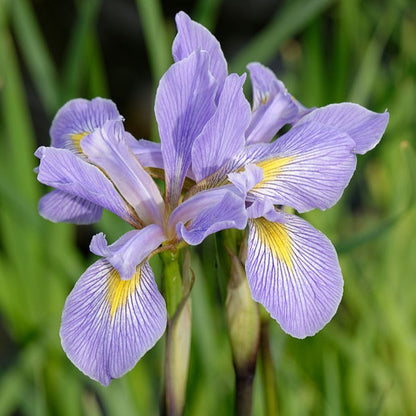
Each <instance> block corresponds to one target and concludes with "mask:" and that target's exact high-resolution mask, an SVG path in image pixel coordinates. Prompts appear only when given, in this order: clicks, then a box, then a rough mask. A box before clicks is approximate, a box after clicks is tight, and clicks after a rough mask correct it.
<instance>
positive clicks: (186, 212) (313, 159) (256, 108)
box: [36, 12, 388, 384]
mask: <svg viewBox="0 0 416 416" xmlns="http://www.w3.org/2000/svg"><path fill="white" fill-rule="evenodd" d="M176 23H177V27H178V35H177V36H176V38H175V41H174V43H173V57H174V60H175V63H174V64H173V65H172V66H171V67H170V68H169V69H168V71H167V72H166V74H165V75H164V76H163V77H162V79H161V81H160V83H159V87H158V90H157V93H156V102H155V114H156V119H157V123H158V127H159V134H160V139H161V143H160V144H156V143H152V142H149V141H146V140H136V139H135V138H134V137H133V136H131V135H130V134H129V133H128V132H126V131H125V130H124V127H123V121H122V120H123V119H122V117H121V116H120V114H119V112H118V110H117V108H116V106H115V105H114V103H113V102H111V101H109V100H105V99H102V98H96V99H94V100H92V101H87V100H84V99H76V100H72V101H70V102H69V103H67V104H66V105H64V106H63V107H62V108H61V109H60V110H59V111H58V113H57V115H56V117H55V119H54V121H53V124H52V127H51V131H50V133H51V138H52V143H51V144H52V145H51V147H40V148H39V149H38V150H37V152H36V156H37V157H39V159H40V165H39V168H38V180H39V181H40V182H42V183H44V184H46V185H49V186H51V187H53V188H54V190H52V191H51V192H50V193H49V194H47V195H45V196H44V197H43V198H42V199H41V201H40V203H39V210H40V213H41V215H42V216H44V217H45V218H47V219H49V220H52V221H56V222H72V223H76V224H88V223H93V222H96V221H97V220H98V219H99V218H100V216H101V212H102V209H103V208H105V209H108V210H110V211H112V212H113V213H115V214H116V215H118V216H119V217H121V218H123V219H124V220H125V221H127V222H128V223H129V224H131V226H132V227H133V228H132V230H131V231H129V232H127V233H126V234H124V235H123V236H121V237H120V238H119V239H118V240H117V241H116V242H114V243H113V244H110V245H109V244H108V243H107V241H106V239H105V236H104V235H103V234H102V233H100V234H97V235H95V236H94V237H93V239H92V241H91V245H90V249H91V251H92V252H93V253H95V254H97V255H99V256H101V259H99V260H98V261H97V262H95V263H94V264H93V265H92V266H90V267H89V268H88V269H87V270H86V272H85V273H84V274H83V275H82V276H81V278H80V279H79V281H78V282H77V284H76V285H75V287H74V289H73V290H72V292H71V293H70V295H69V296H68V298H67V301H66V303H65V307H64V311H63V316H62V325H61V331H60V335H61V340H62V345H63V348H64V350H65V352H66V353H67V355H68V357H69V358H70V359H71V360H72V361H73V363H74V364H75V365H76V366H78V367H79V368H80V369H81V370H82V371H83V372H84V373H85V374H87V375H88V376H90V377H91V378H93V379H95V380H98V381H99V382H101V383H102V384H108V383H109V382H110V381H111V379H112V378H117V377H120V376H121V375H123V374H124V373H126V372H127V371H129V370H130V369H131V368H132V367H133V366H134V365H135V364H136V362H137V361H138V360H139V359H140V358H141V357H142V356H143V354H144V353H145V352H146V351H148V350H149V349H150V348H151V347H152V346H153V345H154V344H155V343H156V342H157V340H158V339H159V338H160V337H161V336H162V334H163V332H164V330H165V327H166V322H167V312H166V305H165V301H164V299H163V296H162V295H161V294H160V292H159V290H158V288H157V285H156V283H155V280H154V275H153V272H152V269H151V267H150V266H149V258H150V257H151V256H152V255H154V254H155V253H157V252H159V251H161V250H165V249H172V248H175V247H177V246H178V245H179V244H181V245H183V244H184V243H187V244H190V245H197V244H199V243H201V242H202V241H203V240H204V238H205V237H207V236H208V235H210V234H212V233H215V232H217V231H220V230H224V229H227V228H237V229H244V228H245V227H246V225H247V223H248V225H249V241H248V255H247V261H246V273H247V278H248V282H249V285H250V288H251V292H252V296H253V298H254V299H255V300H256V301H258V302H260V303H262V304H263V305H264V306H265V308H266V309H267V310H268V311H269V312H270V314H271V316H272V317H273V318H275V319H276V320H277V321H278V322H279V323H280V325H281V327H282V328H283V329H284V330H285V331H286V332H287V333H289V334H291V335H293V336H295V337H299V338H303V337H305V336H308V335H313V334H314V333H316V332H317V331H319V330H320V329H322V327H323V326H324V325H325V324H326V323H327V322H328V321H329V320H330V319H331V318H332V316H333V315H334V313H335V311H336V309H337V307H338V304H339V302H340V300H341V296H342V287H343V280H342V275H341V271H340V268H339V264H338V260H337V256H336V253H335V250H334V248H333V246H332V244H331V243H330V241H329V240H328V239H327V238H326V237H325V236H324V235H323V234H322V233H320V232H319V231H317V230H315V229H314V228H313V227H312V226H311V225H309V224H308V223H307V222H306V221H304V220H302V219H301V218H300V217H297V216H295V215H291V214H288V213H286V212H284V211H283V210H282V209H281V207H282V206H290V207H292V208H294V209H295V210H296V211H298V212H300V213H302V212H306V211H308V210H311V209H314V208H319V209H326V208H329V207H330V206H332V205H333V204H335V203H336V202H337V200H338V199H339V198H340V196H341V194H342V192H343V190H344V188H345V187H346V186H347V184H348V182H349V180H350V178H351V176H352V174H353V172H354V170H355V164H356V153H365V152H366V151H368V150H370V149H371V148H373V147H374V146H375V145H376V144H377V143H378V141H379V140H380V138H381V136H382V134H383V132H384V130H385V127H386V125H387V122H388V113H383V114H377V113H373V112H371V111H369V110H366V109H365V108H363V107H361V106H359V105H356V104H351V103H343V104H332V105H329V106H327V107H323V108H318V109H307V108H305V107H303V106H302V105H301V104H300V103H298V102H297V101H296V100H294V99H293V98H292V97H291V96H290V95H289V94H288V92H287V91H286V88H285V87H284V85H283V84H282V83H281V82H280V81H279V80H278V79H277V78H276V77H275V76H274V74H273V73H272V72H271V71H270V70H269V69H267V68H265V67H263V66H262V65H260V64H258V63H252V64H250V65H249V66H248V68H249V72H250V77H251V81H252V86H253V106H252V107H251V106H250V104H249V103H248V101H247V100H246V98H245V96H244V94H243V84H244V82H245V75H243V76H238V75H236V74H230V75H228V70H227V64H226V61H225V58H224V55H223V53H222V51H221V47H220V44H219V43H218V41H217V40H216V39H215V37H214V36H213V35H212V34H211V33H210V32H209V31H208V30H207V29H206V28H204V27H203V26H202V25H200V24H198V23H196V22H194V21H192V20H191V19H190V18H189V17H188V16H187V15H186V14H185V13H183V12H181V13H179V14H178V15H177V18H176ZM287 124H290V125H291V126H292V127H291V129H290V130H289V131H288V132H287V133H285V134H283V135H281V136H280V137H278V138H277V139H276V140H274V141H273V139H274V138H275V137H276V136H277V135H278V132H279V130H280V129H281V128H282V127H283V126H284V125H287ZM148 168H159V169H163V170H164V175H165V178H164V179H165V193H164V195H162V193H161V191H160V189H159V187H158V186H157V185H156V183H155V182H154V180H153V179H152V177H151V176H150V174H149V169H148ZM185 180H186V181H187V182H190V183H194V185H193V186H192V187H191V188H190V189H188V188H186V189H185V187H184V183H185Z"/></svg>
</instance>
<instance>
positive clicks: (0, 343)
mask: <svg viewBox="0 0 416 416" xmlns="http://www.w3.org/2000/svg"><path fill="white" fill-rule="evenodd" d="M180 9H183V10H185V11H187V12H188V13H189V14H190V15H191V16H192V17H193V18H194V19H196V20H198V21H200V22H201V23H203V24H205V25H207V26H208V27H209V28H210V29H211V30H212V31H213V32H214V33H215V34H216V36H217V37H218V38H219V40H220V41H221V43H222V45H223V49H224V52H225V55H226V57H227V59H228V60H229V62H230V69H231V70H232V71H237V72H239V73H241V72H242V71H244V68H245V64H246V63H248V62H249V61H253V60H258V61H261V62H262V63H264V64H267V65H269V66H271V67H272V68H273V69H274V70H275V71H276V73H277V74H278V76H279V77H280V78H281V79H282V80H283V81H284V82H285V83H286V85H287V87H288V89H289V91H291V93H292V94H293V95H294V96H296V97H297V98H298V99H299V100H300V101H301V102H302V103H304V104H305V105H307V106H320V105H325V104H328V103H330V102H339V101H354V102H357V103H359V104H362V105H364V106H367V107H369V108H371V109H372V110H374V111H384V110H385V109H386V108H388V110H389V112H390V115H391V119H390V120H391V121H390V124H389V126H388V129H387V132H386V134H385V136H384V138H383V140H382V142H381V144H380V145H379V146H378V147H377V149H376V150H375V151H372V152H371V153H370V154H369V155H367V156H365V157H360V160H359V164H358V168H357V172H356V174H355V176H354V179H353V180H352V183H351V185H350V187H349V188H348V189H347V191H346V192H345V194H344V196H343V198H342V199H341V201H340V202H339V203H338V204H337V205H336V206H335V207H334V208H332V209H330V210H329V211H327V212H325V213H322V212H320V211H319V212H318V211H313V212H311V213H308V214H307V215H305V217H306V218H307V219H308V220H309V221H310V222H311V223H312V224H313V225H314V226H315V227H317V228H319V229H321V230H322V231H324V232H325V233H326V234H327V235H328V236H329V237H330V238H331V239H332V241H335V242H336V245H337V249H338V252H339V256H340V262H341V265H342V269H343V273H344V278H345V295H344V298H343V301H342V304H341V306H340V309H339V311H338V313H337V315H336V317H335V318H334V319H333V321H332V322H331V323H330V324H329V325H328V326H327V327H326V328H325V329H324V330H323V331H321V332H320V333H319V334H318V335H317V336H315V337H313V338H309V339H306V340H296V339H293V338H290V337H289V336H287V335H286V334H284V333H283V332H282V331H281V330H280V328H279V326H278V325H277V324H276V323H275V322H271V324H270V331H271V345H272V354H273V359H274V362H275V368H274V371H275V374H276V377H277V382H278V385H277V397H278V403H279V413H280V414H281V415H331V416H337V415H347V414H348V415H351V414H354V415H415V414H416V401H415V399H414V392H416V372H415V369H416V279H415V276H416V256H415V253H416V238H415V237H414V235H415V231H416V209H415V204H414V202H415V192H416V163H415V162H416V156H415V134H416V121H415V120H416V117H415V108H416V5H415V3H414V2H412V1H411V0H408V1H407V0H391V1H387V0H385V1H376V0H366V1H359V0H287V1H273V0H261V1H260V0H244V1H237V0H222V1H221V0H215V1H211V0H195V1H179V0H178V1H174V2H168V1H166V2H165V3H160V2H159V1H154V0H153V1H152V0H137V1H136V2H134V0H123V1H116V0H84V1H77V2H72V1H53V0H37V1H33V2H30V1H29V0H13V1H12V0H0V100H1V101H0V143H1V147H0V415H30V416H43V415H63V416H66V415H67V416H73V415H74V416H75V415H88V416H96V415H124V416H130V415H138V414H140V415H153V414H157V413H158V402H159V397H160V390H161V385H162V359H163V339H162V340H161V341H160V342H159V343H158V344H157V346H156V348H155V349H153V350H152V351H150V352H149V353H148V354H147V355H146V356H145V357H144V359H142V360H141V361H140V362H139V364H138V365H137V366H136V367H135V369H134V370H133V371H131V372H130V373H129V374H128V375H126V376H125V377H124V378H122V379H120V380H115V381H113V382H112V383H111V385H110V387H108V388H103V387H101V386H100V385H98V384H97V383H95V382H92V381H90V380H89V379H88V378H87V377H85V376H83V375H82V374H81V373H80V372H79V371H78V370H77V369H76V368H75V367H73V366H72V364H71V363H70V362H69V361H68V359H67V358H66V356H65V355H64V353H63V352H62V350H61V347H60V342H59V336H58V330H59V322H60V315H61V311H62V307H63V303H64V300H65V297H66V295H67V294H68V293H69V291H70V290H71V288H72V286H73V284H74V282H75V281H76V279H77V278H78V277H79V276H80V275H81V273H82V272H83V270H84V269H85V267H86V266H87V265H88V264H91V262H92V261H94V259H93V257H92V256H91V255H89V254H88V250H87V248H88V243H89V240H90V238H91V236H92V234H93V233H94V232H96V230H103V231H105V233H106V234H107V235H108V237H109V240H110V241H114V239H115V238H117V237H118V236H120V235H121V234H122V231H123V230H124V228H123V227H125V226H124V225H123V224H121V223H120V222H119V221H118V220H117V219H116V218H114V217H113V216H111V215H110V214H106V215H105V216H104V217H103V219H102V221H101V222H100V223H99V224H98V225H97V226H95V227H94V228H93V227H85V226H83V227H74V226H72V225H66V224H52V223H49V222H47V221H45V220H43V219H42V218H40V217H39V216H38V213H37V201H38V199H39V197H40V195H42V194H43V193H44V192H45V191H46V190H45V189H44V187H42V186H41V185H40V184H39V183H37V181H36V178H35V174H34V173H33V168H34V167H35V166H36V165H37V161H36V159H35V158H34V156H33V152H34V150H35V149H36V147H37V146H38V145H39V144H45V145H46V144H48V143H49V137H48V128H49V125H50V122H51V120H52V118H53V115H54V113H55V112H56V110H57V109H58V108H59V106H60V105H62V104H63V103H64V102H65V101H66V100H68V99H70V98H75V97H79V96H83V97H87V98H92V97H94V96H97V95H100V96H104V97H109V98H112V99H113V100H114V101H115V102H116V103H117V104H118V106H119V110H120V112H121V113H122V114H123V115H124V116H125V118H126V128H127V130H129V131H131V132H132V133H133V134H134V135H135V136H136V137H138V138H139V137H146V138H154V139H157V137H156V136H157V133H156V130H155V126H154V121H153V115H152V105H153V104H152V101H153V97H154V91H155V87H156V85H157V80H158V79H159V78H160V76H161V75H162V74H163V72H164V71H165V70H166V68H167V67H168V66H169V64H170V62H171V57H170V44H171V40H172V39H173V36H174V34H175V27H174V21H173V18H174V14H175V13H176V12H177V11H179V10H180ZM248 94H249V89H248ZM216 250H222V248H221V246H220V245H219V242H218V241H215V240H214V239H212V238H211V239H208V241H206V242H205V243H204V245H203V247H202V249H201V250H198V252H199V253H202V252H203V253H204V256H201V257H199V259H198V258H197V257H196V256H194V264H193V268H194V270H195V273H196V283H195V287H194V290H193V293H192V297H193V328H194V329H193V339H192V352H191V368H190V380H189V384H188V402H187V409H186V414H187V415H213V414H216V415H218V416H220V415H228V414H230V413H231V411H232V407H233V394H234V393H233V391H234V376H233V368H232V362H231V353H230V347H229V343H228V339H227V334H226V326H225V322H224V309H223V305H224V298H223V296H222V295H221V293H222V292H221V290H219V288H221V287H223V286H224V282H223V281H219V280H218V278H217V277H221V275H222V274H223V273H221V270H219V269H218V267H219V266H221V265H218V264H217V263H216V258H217V256H216ZM156 266H157V265H156ZM262 395H263V386H262V383H261V378H260V377H257V378H256V381H255V399H254V414H255V415H261V414H263V412H264V404H263V396H262Z"/></svg>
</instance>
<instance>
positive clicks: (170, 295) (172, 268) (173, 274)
mask: <svg viewBox="0 0 416 416" xmlns="http://www.w3.org/2000/svg"><path fill="white" fill-rule="evenodd" d="M161 257H162V261H163V264H164V280H163V284H164V294H165V300H166V307H167V310H168V316H169V319H170V320H171V319H173V317H174V315H175V313H176V310H177V308H178V305H179V303H180V302H181V300H182V277H181V270H180V267H179V262H178V253H174V252H172V251H169V250H168V251H164V252H162V253H161Z"/></svg>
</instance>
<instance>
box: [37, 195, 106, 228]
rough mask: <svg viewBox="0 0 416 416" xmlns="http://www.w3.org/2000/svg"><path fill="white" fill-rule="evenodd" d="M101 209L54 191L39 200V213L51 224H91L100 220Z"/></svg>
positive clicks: (84, 200)
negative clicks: (51, 222)
mask: <svg viewBox="0 0 416 416" xmlns="http://www.w3.org/2000/svg"><path fill="white" fill-rule="evenodd" d="M102 211H103V209H102V207H100V206H98V205H96V204H95V203H92V202H90V201H87V200H86V199H83V198H80V197H79V196H76V195H71V194H68V193H66V192H63V191H60V190H58V189H54V190H53V191H51V192H49V193H48V194H46V195H44V196H43V197H42V198H41V199H40V200H39V213H40V215H42V217H43V218H46V219H47V220H49V221H53V222H69V223H72V224H92V223H94V222H97V221H98V220H99V219H100V218H101V214H102Z"/></svg>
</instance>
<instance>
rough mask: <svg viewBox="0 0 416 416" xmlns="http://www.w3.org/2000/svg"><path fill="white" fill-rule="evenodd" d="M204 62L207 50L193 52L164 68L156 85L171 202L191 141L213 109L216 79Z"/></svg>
mask: <svg viewBox="0 0 416 416" xmlns="http://www.w3.org/2000/svg"><path fill="white" fill-rule="evenodd" d="M208 64H209V55H208V53H207V52H204V51H196V52H193V53H192V54H191V55H190V56H189V57H188V58H185V59H183V60H181V61H179V62H177V63H175V64H173V65H172V66H171V67H170V68H169V69H168V71H167V72H166V73H165V75H164V76H163V77H162V79H161V80H160V83H159V87H158V89H157V93H156V102H155V113H156V119H157V123H158V126H159V134H160V139H161V143H162V155H163V162H164V163H163V164H164V167H165V175H166V195H167V200H168V201H169V203H170V205H171V206H175V205H176V204H177V202H178V200H179V196H180V193H181V189H182V184H183V181H184V178H185V175H186V173H187V171H188V169H189V167H190V165H191V150H192V145H193V143H194V141H195V139H196V137H197V136H198V135H199V134H200V133H201V131H202V129H203V127H204V126H205V124H206V123H207V121H208V120H209V119H210V118H211V117H212V115H213V114H214V112H215V103H214V97H215V91H216V82H215V80H214V79H213V77H212V76H211V75H210V73H209V71H208Z"/></svg>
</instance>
